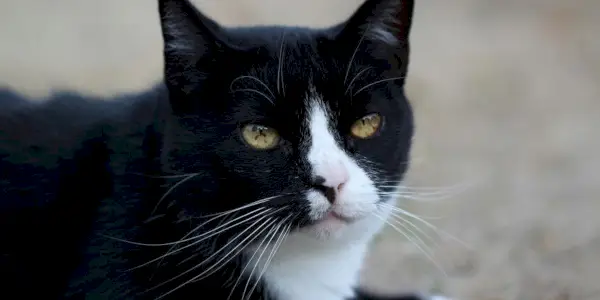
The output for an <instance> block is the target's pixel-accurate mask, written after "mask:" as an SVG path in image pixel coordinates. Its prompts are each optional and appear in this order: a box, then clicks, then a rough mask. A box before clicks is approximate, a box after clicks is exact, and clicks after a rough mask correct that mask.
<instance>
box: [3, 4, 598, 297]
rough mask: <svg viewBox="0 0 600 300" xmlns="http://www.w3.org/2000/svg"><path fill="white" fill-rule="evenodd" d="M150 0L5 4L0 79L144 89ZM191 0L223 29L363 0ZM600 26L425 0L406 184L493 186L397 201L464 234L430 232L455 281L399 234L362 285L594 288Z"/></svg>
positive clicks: (581, 16)
mask: <svg viewBox="0 0 600 300" xmlns="http://www.w3.org/2000/svg"><path fill="white" fill-rule="evenodd" d="M153 2H154V1H150V0H127V1H122V0H103V1H97V0H55V1H47V0H5V1H2V2H0V41H1V42H0V43H1V44H2V46H0V85H9V86H12V87H13V88H16V89H18V90H19V91H21V92H23V93H24V94H27V95H31V96H40V95H44V94H45V93H47V92H48V91H49V90H50V89H52V88H71V89H77V90H79V91H83V92H86V93H89V94H97V95H111V94H114V93H118V92H122V91H128V90H141V89H144V88H146V87H148V86H150V84H151V83H153V82H154V81H156V80H158V79H159V78H160V76H161V53H160V51H161V45H162V41H161V40H160V35H159V31H158V23H157V14H156V12H155V5H154V3H153ZM195 2H196V3H199V4H200V5H201V7H203V8H205V9H206V10H207V11H208V12H209V13H210V14H211V15H214V16H216V17H217V19H219V20H221V21H222V22H224V23H227V24H236V23H238V24H239V23H246V24H247V23H288V24H304V25H313V26H321V25H327V24H331V23H332V22H335V21H336V20H341V19H343V18H344V17H345V16H347V15H348V14H349V13H350V12H351V11H352V10H353V9H354V7H356V5H357V4H358V3H359V2H361V1H360V0H328V1H318V0H303V1H292V0H219V1H216V0H212V1H211V0H196V1H195ZM599 28H600V1H596V0H587V1H586V0H574V1H558V0H520V1H519V0H505V1H494V0H454V1H446V0H427V1H418V3H417V6H416V15H415V20H414V29H413V34H412V45H413V48H412V49H413V52H412V64H411V67H410V72H411V73H410V80H409V83H408V91H409V94H410V97H411V100H412V102H413V104H414V106H415V112H416V115H417V123H418V124H417V125H418V130H417V137H416V140H415V142H416V145H415V149H414V152H413V153H414V154H413V156H414V163H413V167H412V170H411V172H410V175H409V178H408V182H409V184H410V185H412V186H441V185H449V184H452V183H457V182H461V181H464V180H473V179H482V178H483V179H485V181H484V184H482V185H480V186H478V187H477V188H474V189H471V190H469V191H467V192H465V193H463V194H461V195H458V196H455V197H453V198H450V199H446V200H442V201H434V202H431V201H430V202H423V201H416V200H401V201H400V202H399V206H400V207H402V208H405V209H407V210H409V211H411V212H415V213H417V214H423V215H436V216H442V217H443V218H441V219H437V220H433V221H432V223H434V224H435V225H436V226H438V227H439V228H441V229H443V230H444V231H446V232H448V233H450V234H452V235H453V236H455V237H457V238H459V239H461V240H462V241H464V243H465V244H467V245H468V247H466V246H463V245H461V244H460V243H458V242H456V241H453V240H451V239H439V240H437V241H435V243H437V244H438V245H437V247H435V250H434V253H433V257H434V259H435V261H436V262H437V263H438V264H439V265H440V266H441V269H443V270H444V271H445V272H446V274H447V275H446V276H444V275H443V273H442V272H441V271H440V270H439V268H436V267H435V265H433V264H432V263H430V262H429V260H428V259H427V257H426V256H424V255H422V254H420V253H419V250H418V248H417V247H415V246H413V245H412V244H410V243H409V242H408V241H407V239H406V238H404V237H403V236H402V235H400V234H399V233H397V232H395V231H393V230H391V229H390V230H387V231H386V232H385V233H384V234H383V235H382V236H381V238H380V239H378V240H377V242H376V244H375V247H374V249H373V252H372V255H371V256H370V258H369V259H368V264H367V268H366V269H365V276H364V281H365V283H366V284H368V285H369V286H371V287H373V288H376V289H380V290H411V289H415V288H420V289H423V290H441V291H444V292H445V293H447V294H449V295H451V296H454V297H456V299H462V300H470V299H473V300H513V299H514V300H538V299H539V300H584V299H585V300H596V299H600V285H599V284H598V283H600V279H598V278H600V218H599V217H598V214H599V213H600V185H598V184H597V183H599V182H600V180H599V175H597V172H598V170H600V135H599V134H598V133H597V130H598V128H600V39H598V38H597V37H596V38H594V36H597V32H596V33H594V30H596V31H597V29H599ZM594 132H596V133H594ZM434 221H435V222H434ZM421 227H422V228H424V229H425V228H426V227H425V226H421ZM415 231H416V230H415ZM416 232H417V231H416ZM423 239H424V240H425V241H428V240H427V239H426V238H423ZM428 243H429V244H430V245H431V246H434V242H432V241H428Z"/></svg>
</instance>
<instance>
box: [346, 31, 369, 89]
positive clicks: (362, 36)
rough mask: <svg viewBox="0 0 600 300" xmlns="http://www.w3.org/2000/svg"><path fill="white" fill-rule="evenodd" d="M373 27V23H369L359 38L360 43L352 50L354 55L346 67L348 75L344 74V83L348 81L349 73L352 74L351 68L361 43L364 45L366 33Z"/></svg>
mask: <svg viewBox="0 0 600 300" xmlns="http://www.w3.org/2000/svg"><path fill="white" fill-rule="evenodd" d="M370 27H371V24H369V25H367V29H366V30H365V31H363V33H362V35H361V36H360V40H358V43H357V44H356V48H354V52H352V56H351V57H350V61H349V62H348V67H347V68H346V76H344V84H346V82H347V81H348V75H349V74H350V69H351V68H352V63H354V58H355V57H356V53H358V49H360V45H362V43H363V41H364V39H365V36H366V33H367V32H368V31H369V28H370Z"/></svg>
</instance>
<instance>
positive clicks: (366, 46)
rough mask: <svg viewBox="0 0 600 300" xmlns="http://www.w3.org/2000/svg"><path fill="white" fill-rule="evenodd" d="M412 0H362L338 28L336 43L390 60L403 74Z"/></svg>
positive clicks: (405, 64)
mask: <svg viewBox="0 0 600 300" xmlns="http://www.w3.org/2000/svg"><path fill="white" fill-rule="evenodd" d="M413 10H414V0H365V2H364V3H363V4H362V5H361V6H360V7H359V8H358V9H357V10H356V12H355V13H354V14H353V15H352V16H351V17H350V19H349V20H348V21H347V22H346V23H344V24H343V25H342V28H341V30H340V31H339V34H338V40H340V41H342V42H343V43H344V44H346V45H352V46H351V47H352V49H356V50H357V51H358V50H359V48H360V50H363V51H365V52H364V53H369V54H370V55H372V56H378V55H382V56H385V57H386V58H391V57H390V55H391V56H392V57H393V59H394V60H395V62H396V63H397V65H396V66H394V67H395V68H396V69H399V71H400V72H401V73H405V72H406V68H407V65H408V55H409V36H410V30H411V26H412V16H413Z"/></svg>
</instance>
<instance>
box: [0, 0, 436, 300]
mask: <svg viewBox="0 0 600 300" xmlns="http://www.w3.org/2000/svg"><path fill="white" fill-rule="evenodd" d="M413 6H414V3H413V0H367V1H365V2H364V3H363V4H362V5H361V6H360V7H359V8H358V9H357V10H356V11H355V12H354V14H353V15H352V16H351V17H350V18H349V19H348V20H346V21H345V22H343V23H341V24H339V25H336V26H332V27H330V28H326V29H309V28H299V27H281V26H256V27H242V28H226V27H223V26H221V25H219V24H218V23H216V22H215V21H213V20H211V19H210V18H209V17H207V16H205V15H204V14H203V13H202V12H200V11H199V10H197V9H196V8H195V7H194V6H193V5H192V4H190V2H188V0H159V1H158V7H159V12H160V23H161V32H162V35H163V39H164V62H165V68H164V82H162V83H159V84H158V85H157V86H156V87H154V88H152V89H151V90H149V91H147V92H145V93H142V94H132V95H123V96H121V97H118V99H113V100H114V101H101V100H97V99H92V98H91V97H83V96H79V95H76V94H69V93H57V94H55V95H54V96H53V97H51V98H50V99H48V100H47V101H44V102H41V103H33V102H30V101H27V99H23V98H21V97H20V96H18V95H17V94H12V93H10V92H8V91H4V92H3V93H2V94H0V106H1V107H2V110H0V170H1V172H0V174H1V175H0V272H2V275H3V276H2V278H3V279H2V280H1V281H0V287H1V288H0V290H1V291H2V293H3V296H2V298H4V299H7V298H25V297H38V298H43V299H206V298H210V299H243V300H246V299H248V300H252V299H268V300H300V299H302V300H305V299H315V300H342V299H356V300H359V299H364V300H366V299H396V300H402V299H403V300H410V299H445V298H443V297H439V296H438V297H433V296H431V297H426V296H422V297H421V296H419V295H416V294H415V295H390V296H385V295H376V294H375V293H373V292H369V291H367V290H366V289H364V288H361V287H359V286H358V275H359V273H360V269H361V266H362V263H363V260H364V257H365V254H366V252H367V249H368V245H369V244H370V242H371V240H372V239H373V237H374V236H375V235H376V234H377V233H378V232H379V231H380V229H381V228H382V227H383V225H384V224H385V222H384V220H385V219H386V217H387V216H388V215H389V214H390V209H391V208H390V207H391V205H392V204H393V202H394V200H395V199H394V195H395V193H396V191H397V189H398V188H399V187H400V186H401V182H402V178H403V176H404V173H405V172H406V168H407V167H408V161H409V152H410V148H411V139H412V137H413V120H412V112H411V107H410V105H409V103H408V100H407V99H406V96H405V94H404V82H405V80H404V78H405V76H406V74H407V67H408V58H409V32H410V28H411V19H412V12H413ZM7 295H8V297H7ZM14 295H18V296H14Z"/></svg>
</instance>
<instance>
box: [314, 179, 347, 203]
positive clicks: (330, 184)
mask: <svg viewBox="0 0 600 300" xmlns="http://www.w3.org/2000/svg"><path fill="white" fill-rule="evenodd" d="M347 181H348V177H347V176H345V175H344V176H332V177H330V178H325V177H323V176H315V177H314V179H313V182H312V186H313V188H315V189H316V190H318V191H320V192H321V193H323V195H324V196H325V198H327V201H329V203H331V204H333V203H335V201H336V198H337V197H338V195H339V193H340V192H341V190H342V189H343V188H344V185H345V184H346V182H347Z"/></svg>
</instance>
